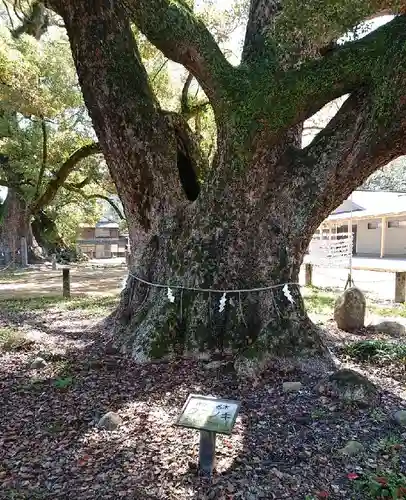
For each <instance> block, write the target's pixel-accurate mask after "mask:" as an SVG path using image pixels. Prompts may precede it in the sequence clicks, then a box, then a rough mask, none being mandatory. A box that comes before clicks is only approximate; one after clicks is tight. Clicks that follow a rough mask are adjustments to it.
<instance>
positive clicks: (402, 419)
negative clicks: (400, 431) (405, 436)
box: [393, 410, 406, 427]
mask: <svg viewBox="0 0 406 500" xmlns="http://www.w3.org/2000/svg"><path fill="white" fill-rule="evenodd" d="M393 418H394V419H395V422H396V423H398V424H399V425H401V426H402V427H406V411H405V410H399V411H397V412H395V414H394V415H393Z"/></svg>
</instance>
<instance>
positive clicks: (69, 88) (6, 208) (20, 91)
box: [0, 4, 102, 258]
mask: <svg viewBox="0 0 406 500" xmlns="http://www.w3.org/2000/svg"><path fill="white" fill-rule="evenodd" d="M4 5H7V4H4ZM34 12H35V9H34ZM0 13H1V14H3V13H4V11H3V9H0ZM11 28H12V27H11V26H7V25H5V24H4V23H3V24H2V25H1V26H0V101H1V102H0V185H2V186H5V187H7V188H8V193H7V197H6V199H5V202H4V205H3V206H2V215H1V219H0V247H1V251H5V252H6V254H8V252H11V255H12V256H14V258H16V254H17V253H18V251H19V249H20V243H21V238H22V237H23V236H24V237H25V238H26V239H27V243H28V247H29V250H30V252H29V254H30V255H29V256H30V257H31V258H34V257H35V256H39V255H40V254H41V252H40V248H39V246H40V247H42V248H45V249H46V250H57V249H61V247H63V246H64V244H63V241H62V239H61V238H60V237H59V235H58V231H57V228H56V226H55V221H54V220H52V218H50V217H49V213H47V212H46V210H47V209H48V208H49V206H50V205H51V204H52V203H55V202H56V201H57V195H58V192H59V191H60V190H61V189H62V188H64V189H65V190H68V189H69V193H71V192H72V191H73V190H74V189H75V190H76V191H75V196H77V195H78V194H79V192H80V193H82V192H83V193H84V194H89V193H91V191H89V187H90V186H91V185H92V184H93V185H94V182H95V181H96V180H99V179H100V178H101V176H102V174H101V172H100V169H99V165H100V155H99V158H98V160H97V156H94V155H96V153H100V147H99V145H98V144H97V143H96V142H94V134H93V133H92V128H91V125H90V120H89V118H88V117H87V114H86V109H85V106H84V103H83V99H82V95H81V92H80V89H79V86H78V83H77V77H76V73H75V70H74V67H73V62H72V61H71V56H70V50H69V45H68V41H67V40H65V41H63V40H61V39H58V40H56V41H54V43H49V42H48V41H44V42H43V43H42V42H41V44H38V43H37V42H36V41H35V40H34V39H32V38H31V37H27V36H25V37H21V38H17V39H15V38H14V36H15V35H14V31H13V30H12V29H11ZM92 134H93V136H92ZM82 198H83V200H84V197H82ZM59 202H60V200H59ZM92 203H93V204H94V203H95V202H94V200H93V201H92V202H90V201H89V202H88V203H87V204H88V205H89V207H90V205H91V204H92ZM31 222H33V224H32V225H31ZM32 229H33V230H34V234H35V237H36V240H37V241H36V242H35V239H34V238H33V234H32ZM36 243H38V245H37V244H36Z"/></svg>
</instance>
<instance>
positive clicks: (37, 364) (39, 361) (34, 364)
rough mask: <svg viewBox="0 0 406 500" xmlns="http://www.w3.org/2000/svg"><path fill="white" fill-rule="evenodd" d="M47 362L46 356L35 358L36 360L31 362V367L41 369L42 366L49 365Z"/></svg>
mask: <svg viewBox="0 0 406 500" xmlns="http://www.w3.org/2000/svg"><path fill="white" fill-rule="evenodd" d="M47 364H48V363H47V362H46V361H45V359H44V358H40V357H38V358H35V359H34V361H33V362H32V363H31V368H32V369H34V370H39V369H40V368H45V367H46V366H47Z"/></svg>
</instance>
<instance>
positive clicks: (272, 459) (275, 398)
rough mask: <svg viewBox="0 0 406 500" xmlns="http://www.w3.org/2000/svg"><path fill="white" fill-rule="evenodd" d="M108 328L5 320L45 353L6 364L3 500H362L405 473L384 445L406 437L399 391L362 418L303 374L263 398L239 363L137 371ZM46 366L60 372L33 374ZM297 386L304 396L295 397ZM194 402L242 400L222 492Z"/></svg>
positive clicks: (58, 320)
mask: <svg viewBox="0 0 406 500" xmlns="http://www.w3.org/2000/svg"><path fill="white" fill-rule="evenodd" d="M97 319H98V318H96V317H95V316H94V315H93V316H91V317H89V316H87V315H86V312H84V311H64V312H60V311H57V310H56V309H52V308H51V309H49V310H47V312H46V313H44V312H43V311H34V312H30V313H22V312H18V311H17V312H15V311H14V312H10V311H5V310H2V311H0V327H1V326H3V327H4V326H6V325H7V326H14V327H16V328H18V329H23V330H24V331H25V333H26V334H29V336H30V338H31V339H32V341H33V343H31V344H30V345H29V346H26V347H25V348H26V349H27V350H21V351H13V352H3V353H1V352H0V401H1V406H0V498H1V499H8V500H11V499H14V500H16V499H27V500H36V499H61V500H62V499H67V500H68V499H71V498H72V495H74V497H75V498H77V499H78V500H107V499H111V500H113V499H114V500H115V499H121V498H122V499H129V500H130V499H136V500H138V499H139V500H144V499H145V500H148V499H157V500H158V499H159V500H172V499H173V500H175V499H176V500H186V499H199V500H204V499H206V500H208V499H213V500H214V499H215V500H231V499H233V500H234V499H235V500H236V499H243V500H256V499H301V500H305V499H306V500H309V499H316V498H331V499H347V500H348V499H360V500H361V499H365V498H367V497H366V496H365V493H357V492H356V490H355V489H354V487H353V483H354V481H351V479H350V478H349V477H351V473H356V474H361V475H362V473H364V472H366V471H368V470H369V471H375V470H376V469H377V468H378V469H379V467H383V468H385V467H388V466H389V465H390V464H391V463H392V462H391V461H392V460H393V459H394V458H396V460H397V463H398V464H400V465H399V467H400V468H401V469H402V470H403V471H405V464H406V455H405V453H404V448H403V446H402V445H399V446H398V447H396V451H393V450H392V449H391V451H389V452H388V451H387V449H386V448H385V447H384V445H383V444H382V443H384V442H386V441H388V439H390V440H392V441H393V442H400V443H401V442H402V441H404V437H405V434H403V435H402V429H400V428H399V427H397V426H396V425H395V424H394V423H393V422H392V419H391V415H392V414H393V412H394V411H395V410H398V409H400V408H402V407H403V406H404V401H403V400H402V399H401V398H400V395H399V393H394V392H391V387H392V386H391V384H392V381H391V380H389V381H387V382H386V386H385V387H384V393H383V398H382V405H381V407H380V408H375V409H366V410H362V409H358V408H348V407H347V408H344V407H341V406H340V404H338V403H337V402H335V401H332V400H330V399H327V398H323V397H320V396H319V395H318V394H317V393H316V391H315V390H314V387H315V384H316V382H317V380H314V379H312V378H309V377H308V376H306V375H305V374H303V373H296V372H292V373H280V372H268V373H266V374H265V375H264V377H263V379H262V380H261V381H260V382H259V383H258V385H257V386H256V387H255V388H254V389H253V387H252V385H250V384H247V385H241V384H239V383H238V381H237V379H236V377H235V373H234V372H233V370H232V369H230V365H225V366H224V367H222V368H221V369H210V370H207V369H205V363H204V362H203V361H201V362H197V361H196V362H195V361H193V362H192V361H185V360H179V361H177V362H172V363H162V364H149V365H146V366H137V365H135V364H134V363H133V362H132V361H131V360H128V359H125V358H123V357H119V356H115V355H113V354H106V352H105V349H104V348H103V345H105V341H106V338H107V337H108V334H107V333H106V332H105V331H104V330H103V329H102V326H101V324H98V323H97ZM80 325H82V327H80ZM38 354H40V355H41V356H42V357H43V358H44V359H45V360H46V361H47V363H48V364H47V366H46V367H44V368H41V369H32V368H31V362H32V360H33V359H34V358H35V357H36V356H37V355H38ZM283 381H301V382H302V383H303V389H302V390H301V391H300V392H298V393H291V394H285V393H283V390H282V382H283ZM393 384H395V381H393ZM393 387H395V386H393ZM395 392H396V391H395ZM189 393H202V394H212V395H219V396H222V397H227V398H231V399H238V400H241V401H242V408H241V412H240V416H239V418H238V419H237V423H236V426H235V429H234V432H233V434H232V436H230V437H222V436H220V437H219V438H218V444H217V460H218V461H217V472H216V474H215V476H214V477H213V479H212V480H211V481H208V480H206V479H203V478H200V477H198V475H197V474H196V462H197V454H198V437H199V436H198V432H196V431H193V430H187V429H181V428H177V427H174V425H173V424H174V422H175V420H176V417H177V416H178V414H179V411H180V409H181V407H182V405H183V403H184V401H185V400H186V397H187V396H188V394H189ZM108 411H114V412H117V413H118V414H119V415H120V417H121V418H122V424H121V426H120V427H119V428H118V429H117V430H115V431H109V432H108V431H105V430H100V429H98V428H97V426H96V423H97V422H98V420H99V418H100V417H101V416H102V415H103V414H105V413H106V412H108ZM352 439H356V440H357V441H360V442H361V443H363V444H364V446H365V450H366V451H365V453H364V454H362V455H361V456H357V457H353V458H344V457H343V456H342V455H341V454H340V453H339V451H338V450H339V449H340V448H342V447H343V446H344V445H345V444H346V442H347V441H348V440H352ZM383 440H386V441H383ZM383 450H386V451H383ZM395 455H396V456H395ZM348 474H350V476H348Z"/></svg>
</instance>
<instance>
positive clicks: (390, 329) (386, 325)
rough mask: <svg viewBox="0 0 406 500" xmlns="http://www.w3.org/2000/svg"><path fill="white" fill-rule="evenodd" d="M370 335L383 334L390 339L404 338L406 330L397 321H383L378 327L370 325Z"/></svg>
mask: <svg viewBox="0 0 406 500" xmlns="http://www.w3.org/2000/svg"><path fill="white" fill-rule="evenodd" d="M367 330H368V332H370V333H374V334H376V333H383V334H385V335H389V336H390V337H404V336H405V335H406V328H405V326H404V325H402V324H401V323H398V322H397V321H382V322H381V323H378V324H377V325H369V326H368V328H367Z"/></svg>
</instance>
